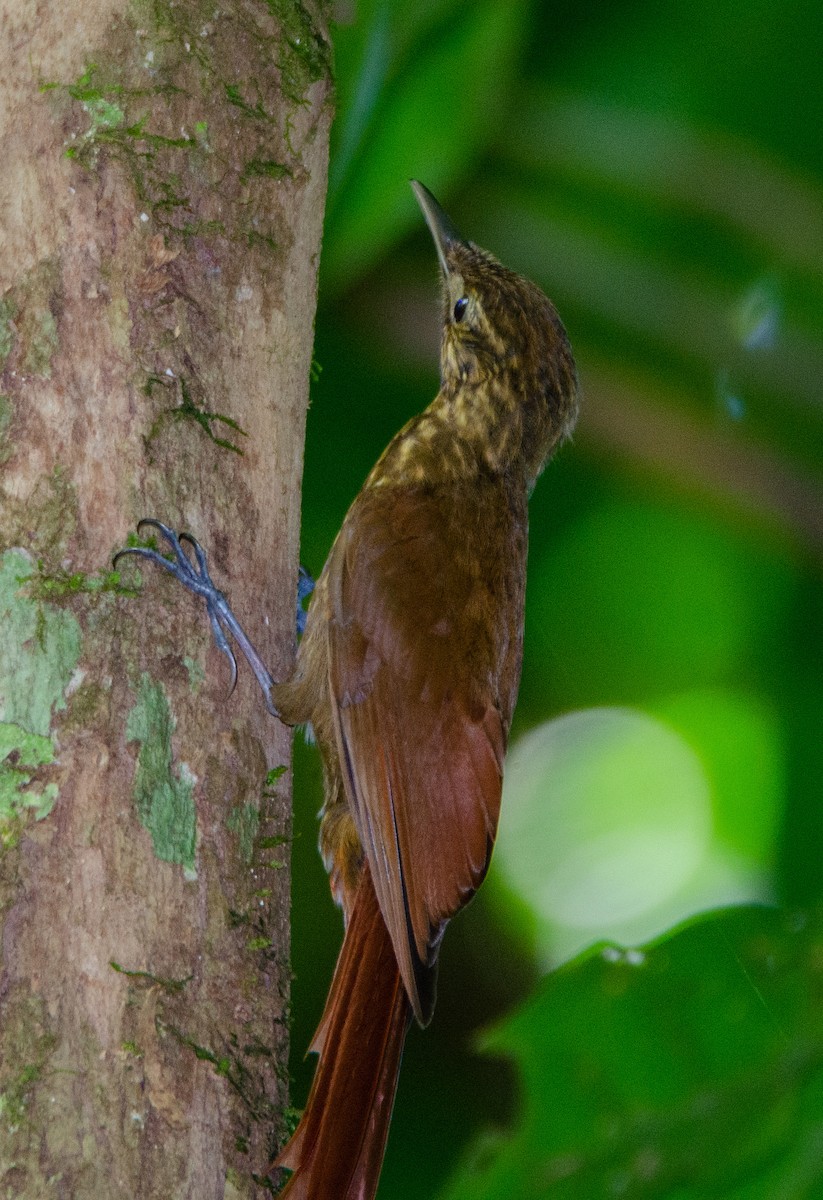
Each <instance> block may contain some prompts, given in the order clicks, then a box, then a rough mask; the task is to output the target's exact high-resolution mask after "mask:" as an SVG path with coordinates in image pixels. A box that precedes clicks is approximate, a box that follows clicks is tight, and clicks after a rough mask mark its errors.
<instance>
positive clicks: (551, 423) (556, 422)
mask: <svg viewBox="0 0 823 1200" xmlns="http://www.w3.org/2000/svg"><path fill="white" fill-rule="evenodd" d="M412 188H413V189H414V193H415V195H416V197H417V200H418V203H419V204H420V207H421V208H422V210H423V215H424V217H425V218H426V223H427V224H428V226H429V229H430V231H431V234H432V237H433V239H434V244H435V248H436V250H437V257H438V260H439V262H440V268H441V272H442V279H443V297H444V309H443V340H442V343H441V351H440V370H441V376H442V381H443V386H444V388H446V389H449V388H459V387H461V386H463V385H466V384H469V385H472V384H476V385H477V386H479V387H483V386H484V385H485V384H492V386H493V387H494V385H495V383H497V384H499V385H500V386H499V387H494V390H495V391H499V393H500V396H501V399H503V398H504V397H505V396H508V397H509V398H510V399H511V400H512V401H513V402H514V403H516V404H517V406H518V408H519V414H520V417H521V419H522V423H523V426H524V428H523V436H524V441H527V440H529V441H530V442H531V447H532V449H533V454H534V457H535V458H536V459H539V461H536V462H534V463H530V464H529V466H530V467H531V468H532V470H530V471H529V474H531V475H532V477H534V476H535V475H536V474H537V473H538V472H539V470H540V468H541V467H542V465H543V462H545V460H546V458H547V457H548V455H549V454H550V453H551V451H552V450H553V449H554V448H555V447H556V446H557V445H558V444H559V443H560V442H562V441H563V439H564V438H566V437H567V436H568V435H569V434H570V433H571V431H572V429H573V427H574V423H575V420H576V418H577V409H578V388H577V372H576V369H575V365H574V359H573V357H572V351H571V346H570V345H569V339H568V337H567V335H566V331H565V329H564V328H563V324H562V322H561V320H560V318H559V316H558V315H557V310H556V309H555V307H554V305H553V304H552V303H551V301H550V300H549V299H548V298H547V297H546V296H545V295H544V294H543V292H542V291H541V290H540V288H539V287H537V285H536V284H534V283H532V282H531V281H530V280H528V279H526V278H524V277H523V276H522V275H518V274H517V272H515V271H512V270H509V268H508V267H504V266H503V265H502V263H499V262H498V261H497V259H496V258H494V256H493V255H491V254H489V253H488V251H486V250H482V249H481V248H480V247H479V246H476V245H475V244H474V243H473V242H467V241H466V240H465V239H464V238H462V237H461V236H460V234H459V233H458V232H457V230H456V229H455V227H454V225H453V224H452V222H451V220H450V219H449V217H448V216H447V215H446V213H445V212H444V211H443V209H442V208H441V207H440V205H439V204H438V202H437V200H435V198H434V196H433V195H432V194H431V192H430V191H429V190H428V189H427V188H426V187H424V186H423V184H422V183H418V182H417V180H412Z"/></svg>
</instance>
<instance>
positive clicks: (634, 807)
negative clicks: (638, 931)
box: [496, 708, 712, 941]
mask: <svg viewBox="0 0 823 1200" xmlns="http://www.w3.org/2000/svg"><path fill="white" fill-rule="evenodd" d="M711 842H712V810H711V797H710V793H709V785H708V782H707V779H706V776H705V773H704V771H703V768H702V766H701V763H700V760H699V758H698V757H697V755H696V754H695V753H694V751H693V750H692V749H691V748H690V747H689V746H688V745H687V744H686V742H685V741H684V740H683V739H682V738H681V737H679V736H678V734H677V733H676V732H674V730H672V729H670V728H669V727H668V726H666V725H664V724H663V723H662V722H660V721H657V720H655V719H654V718H652V717H650V716H647V715H645V714H643V713H639V712H635V711H632V710H629V709H623V708H598V709H589V710H587V711H583V712H575V713H571V714H569V715H568V716H564V717H561V718H559V719H558V720H556V721H551V722H549V723H548V724H546V725H542V726H540V727H539V728H537V729H534V730H532V732H531V733H529V734H527V735H526V736H525V737H523V738H521V739H520V741H519V742H518V743H517V744H516V745H515V746H514V747H513V749H512V751H511V754H510V755H509V758H508V761H507V766H506V779H505V785H504V799H503V811H502V816H501V822H500V834H499V837H498V843H497V850H496V864H497V868H498V870H500V871H501V872H502V874H503V877H504V879H505V882H506V884H507V885H508V886H509V887H510V888H512V889H513V890H514V891H515V892H516V893H517V894H519V895H520V896H521V898H522V899H523V900H525V901H526V903H527V904H528V905H529V906H530V908H531V909H532V910H533V911H534V912H535V914H536V915H537V917H538V919H539V920H542V921H547V922H549V923H550V924H552V925H554V926H557V927H565V928H566V929H576V930H578V931H579V933H580V935H581V938H580V939H579V940H581V941H585V940H586V934H590V935H591V937H592V938H596V937H598V936H603V935H604V934H605V933H606V932H611V931H613V930H614V928H615V927H616V926H619V925H620V923H621V922H624V923H629V924H630V923H631V922H633V921H635V920H636V919H637V918H640V917H642V915H643V914H644V913H647V912H650V911H653V910H658V909H660V908H661V907H665V906H666V905H667V903H668V902H669V901H670V900H671V898H672V897H673V896H674V895H675V894H676V893H678V892H680V891H682V890H683V889H684V888H685V887H686V886H687V885H688V883H689V881H690V879H691V878H692V877H693V876H695V875H696V874H697V872H698V871H699V870H700V869H701V867H702V866H703V865H704V863H705V860H706V858H707V856H708V855H709V853H710V848H711Z"/></svg>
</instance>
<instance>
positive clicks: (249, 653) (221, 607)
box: [113, 517, 314, 717]
mask: <svg viewBox="0 0 823 1200" xmlns="http://www.w3.org/2000/svg"><path fill="white" fill-rule="evenodd" d="M146 525H149V526H151V528H152V529H156V530H157V531H158V533H159V534H160V536H161V537H162V538H163V540H164V541H165V542H166V544H167V545H168V546H169V548H170V549H171V551H172V554H173V555H174V557H173V558H166V556H165V555H164V554H162V553H161V552H160V551H159V550H153V549H151V548H150V547H149V546H127V547H126V548H125V549H123V550H120V551H118V553H117V554H115V556H114V560H113V565H114V566H116V565H117V563H118V561H119V560H120V559H121V558H124V557H125V556H126V555H127V554H136V555H138V556H139V557H140V558H145V559H148V560H149V562H153V563H156V564H157V565H158V566H160V567H163V569H164V570H166V571H168V572H169V574H170V575H173V576H174V578H175V579H176V580H178V582H179V583H182V585H183V587H184V588H187V589H188V591H190V592H193V593H194V595H195V596H202V598H203V599H204V600H205V602H206V612H207V613H208V616H209V623H210V624H211V631H212V634H213V636H214V641H215V643H216V645H217V648H218V649H219V650H221V651H222V652H223V654H225V656H226V658H227V659H228V660H229V664H230V666H231V687H230V689H229V694H231V692H233V691H234V687H235V684H236V683H237V659H236V658H235V655H234V651H233V649H232V647H231V642H230V641H229V636H231V637H232V638H233V639H234V641H235V642H236V643H237V645H238V646H239V648H240V651H241V653H242V654H243V656H244V657H245V659H246V661H247V662H248V664H249V666H250V667H251V669H252V671H254V676H255V678H256V680H257V682H258V683H259V684H260V688H261V690H262V692H263V700H264V703H265V705H266V708H267V709H268V711H269V712H270V713H271V714H272V716H275V717H277V716H279V715H280V714H279V713H278V711H277V709H276V708H275V707H274V704H273V703H272V699H271V692H272V688H273V687H274V679H273V678H272V676H271V673H270V672H269V670H268V669H267V667H266V666H265V664H264V662H263V660H262V659H261V657H260V655H259V654H258V653H257V651H256V650H255V648H254V646H253V645H252V643H251V642H250V641H249V639H248V637H247V636H246V634H245V632H244V630H243V628H242V626H241V625H240V622H239V621H238V620H237V618H236V617H235V615H234V613H233V612H232V610H231V606H230V605H229V602H228V600H227V599H226V597H225V596H224V595H223V593H222V592H221V591H220V590H219V589H218V588H217V587H216V586H215V584H214V581H213V580H212V577H211V575H210V574H209V568H208V563H207V560H206V552H205V550H204V549H203V547H202V546H201V545H200V543H199V542H198V541H197V540H196V539H195V538H193V537H192V536H191V534H190V533H181V534H176V533H175V532H174V530H173V529H170V528H169V526H168V525H164V524H163V523H162V521H156V520H155V519H154V518H153V517H144V519H143V520H142V521H140V522H139V523H138V525H137V531H138V533H139V532H140V530H141V529H142V528H143V527H144V526H146ZM184 542H185V543H186V544H187V545H188V546H191V548H192V550H193V551H194V561H192V559H191V558H190V557H189V555H188V554H187V553H186V551H185V550H184V549H183V543H184ZM301 571H302V568H301ZM303 576H305V580H306V581H308V583H309V584H311V587H308V589H306V584H305V583H304V582H303V577H302V576H301V581H300V583H299V584H298V628H299V626H300V618H301V616H302V619H303V624H305V618H306V614H305V613H304V612H303V608H302V604H301V598H302V597H301V590H300V589H301V587H302V588H303V589H304V590H303V592H302V596H307V595H308V594H309V592H310V591H311V589H312V587H313V586H314V584H313V583H311V577H310V576H309V575H308V574H306V573H305V572H303Z"/></svg>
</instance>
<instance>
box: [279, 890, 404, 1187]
mask: <svg viewBox="0 0 823 1200" xmlns="http://www.w3.org/2000/svg"><path fill="white" fill-rule="evenodd" d="M409 1020H410V1008H409V1002H408V999H407V997H406V992H405V990H404V988H403V984H402V982H401V980H400V972H399V970H398V968H397V961H396V959H395V957H394V951H393V950H392V945H391V939H390V937H389V933H388V930H387V929H386V926H385V923H384V921H383V918H382V916H381V914H380V909H379V907H378V904H377V898H376V896H375V893H374V885H373V884H372V880H371V876H370V874H369V869H368V867H367V866H364V868H363V875H362V877H361V880H360V883H359V884H358V888H357V894H356V896H355V901H354V907H353V908H352V911H351V916H350V918H349V921H348V925H347V928H346V937H345V940H344V942H343V948H342V949H341V951H340V957H339V959H338V961H337V967H336V968H335V972H334V978H333V980H332V985H331V989H330V991H329V998H328V1000H327V1001H326V1008H325V1011H324V1013H323V1017H322V1020H321V1022H320V1026H319V1028H318V1031H317V1034H316V1035H315V1038H314V1041H313V1043H312V1050H315V1051H317V1052H318V1053H319V1055H320V1061H319V1063H318V1066H317V1071H316V1073H315V1077H314V1083H313V1084H312V1088H311V1092H310V1094H309V1099H308V1103H307V1105H306V1110H305V1112H304V1113H303V1117H302V1119H301V1121H300V1124H299V1125H298V1127H297V1129H296V1130H295V1133H294V1135H293V1137H292V1138H291V1140H290V1142H289V1143H288V1145H287V1146H286V1147H285V1148H284V1149H283V1150H282V1151H281V1153H280V1155H279V1156H278V1157H277V1159H276V1160H275V1162H274V1164H273V1166H275V1167H288V1168H289V1169H291V1170H292V1171H294V1174H293V1175H292V1177H291V1179H290V1180H289V1181H288V1183H287V1184H286V1187H285V1188H284V1190H283V1192H282V1193H281V1196H282V1197H283V1198H284V1200H286V1198H287V1200H372V1197H373V1196H374V1194H375V1192H376V1190H377V1182H378V1179H379V1176H380V1167H381V1165H382V1162H383V1151H384V1149H385V1145H386V1136H387V1134H388V1130H389V1120H390V1118H391V1110H392V1105H393V1103H394V1093H395V1088H396V1086H397V1074H398V1071H399V1070H400V1058H401V1055H402V1052H403V1043H404V1041H405V1038H406V1032H407V1030H408V1027H409Z"/></svg>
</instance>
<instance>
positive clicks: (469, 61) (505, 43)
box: [323, 0, 525, 288]
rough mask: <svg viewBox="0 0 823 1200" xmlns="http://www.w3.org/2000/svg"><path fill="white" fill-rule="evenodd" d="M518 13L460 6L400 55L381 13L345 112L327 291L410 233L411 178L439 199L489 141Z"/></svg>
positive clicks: (327, 252) (326, 251)
mask: <svg viewBox="0 0 823 1200" xmlns="http://www.w3.org/2000/svg"><path fill="white" fill-rule="evenodd" d="M524 11H525V10H524V5H523V4H522V3H521V2H520V0H518V2H516V3H511V4H505V5H503V4H497V3H492V2H491V0H487V2H486V3H479V4H473V5H465V6H459V7H457V8H455V9H454V10H453V11H452V12H450V13H449V14H448V15H447V16H446V17H445V18H442V19H441V20H439V21H438V22H437V23H436V24H435V25H434V26H431V24H429V25H428V26H427V27H426V28H425V29H424V30H423V31H421V33H420V34H419V36H418V37H417V38H416V40H415V41H414V42H413V44H412V45H411V46H409V47H408V50H407V51H406V52H405V53H403V52H402V51H401V49H400V46H398V45H397V42H396V40H395V39H396V38H397V35H396V33H395V23H394V22H393V21H392V20H390V17H389V13H388V11H387V10H386V9H383V10H381V11H379V12H378V14H377V16H376V18H375V22H374V23H373V24H372V26H371V29H370V37H371V41H368V40H367V41H366V42H365V43H364V44H363V46H362V55H363V58H362V65H361V67H360V72H359V79H358V83H357V84H356V85H355V88H354V90H353V93H352V100H351V104H350V107H349V109H348V111H344V112H343V113H342V114H341V128H342V130H343V132H342V134H341V142H340V152H341V159H340V165H339V166H338V165H337V163H336V160H335V161H333V165H332V188H331V192H330V197H329V209H328V218H327V228H326V235H325V244H324V248H323V271H324V284H325V286H326V287H332V288H335V287H340V286H342V285H343V284H346V285H348V284H350V283H351V282H352V281H353V279H354V278H356V277H357V276H358V275H359V274H361V273H362V272H363V271H364V270H365V269H366V268H367V267H368V266H370V265H371V264H373V263H374V262H375V261H376V260H377V259H378V258H379V257H380V255H381V254H382V253H383V252H384V251H385V249H386V248H387V246H388V245H389V244H390V243H391V242H392V241H393V240H394V239H395V238H396V237H397V236H398V235H399V234H400V233H402V232H403V231H404V230H405V229H407V228H409V227H410V225H411V224H412V222H413V221H414V219H415V209H414V201H413V198H412V195H411V192H410V190H409V187H408V180H409V178H410V177H413V176H422V177H423V178H424V180H425V182H426V184H427V185H428V186H431V187H432V189H433V190H435V191H436V192H440V193H441V194H442V193H443V192H444V191H446V190H447V189H448V188H449V187H450V186H451V184H453V182H454V181H455V180H456V179H457V178H459V176H460V175H461V173H462V172H463V171H464V170H465V168H466V167H467V165H468V164H469V163H471V162H472V161H473V160H474V159H475V158H476V156H477V154H478V152H479V151H480V150H481V149H482V148H483V147H484V146H485V145H487V144H488V143H489V142H490V140H491V138H492V136H493V134H494V132H495V129H496V128H497V124H498V119H499V117H500V116H501V115H502V112H503V109H502V103H503V97H504V95H505V94H506V91H507V87H508V83H509V80H510V77H511V74H512V69H513V66H514V62H515V57H516V51H517V48H518V46H519V44H520V40H521V35H522V32H523V14H524ZM342 40H343V45H345V33H343V38H342ZM397 41H399V42H400V44H401V46H402V39H401V38H397Z"/></svg>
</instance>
